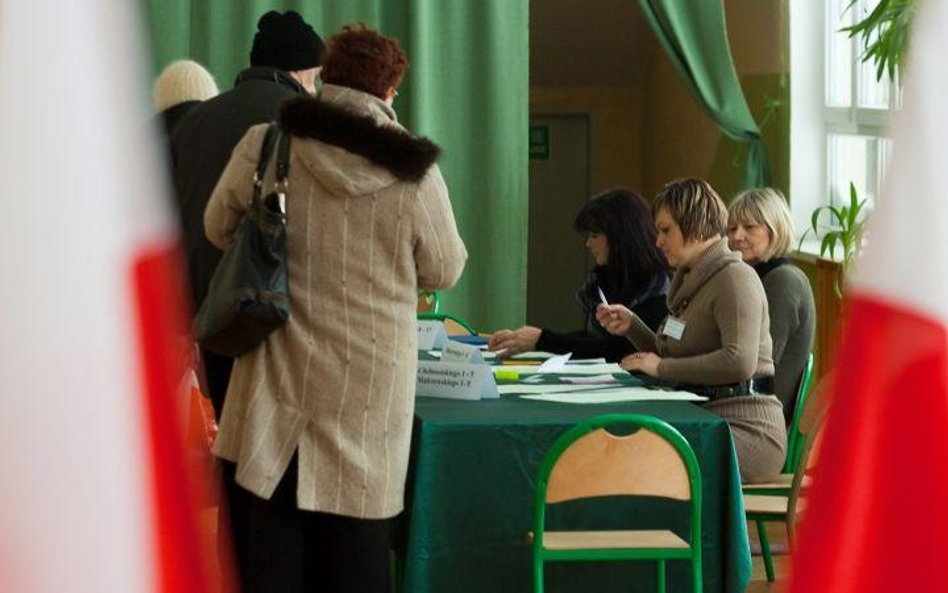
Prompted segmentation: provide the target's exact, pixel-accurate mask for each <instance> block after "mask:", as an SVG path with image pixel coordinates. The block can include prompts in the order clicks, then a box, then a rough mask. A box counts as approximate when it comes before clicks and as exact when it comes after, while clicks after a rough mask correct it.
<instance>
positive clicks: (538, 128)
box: [530, 124, 550, 161]
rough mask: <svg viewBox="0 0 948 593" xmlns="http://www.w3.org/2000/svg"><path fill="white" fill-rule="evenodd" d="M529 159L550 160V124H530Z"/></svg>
mask: <svg viewBox="0 0 948 593" xmlns="http://www.w3.org/2000/svg"><path fill="white" fill-rule="evenodd" d="M530 160H534V161H548V160H550V126H548V125H546V124H539V125H531V126H530Z"/></svg>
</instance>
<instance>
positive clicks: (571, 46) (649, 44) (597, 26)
mask: <svg viewBox="0 0 948 593" xmlns="http://www.w3.org/2000/svg"><path fill="white" fill-rule="evenodd" d="M655 46H656V41H655V37H654V35H653V34H652V32H651V30H650V29H649V28H648V25H646V23H645V19H644V18H643V17H642V14H641V12H640V11H639V7H638V3H637V2H635V0H530V85H531V86H556V87H564V86H634V85H638V84H641V83H642V82H643V81H644V79H645V75H646V68H647V66H648V63H649V60H650V59H651V56H652V52H653V51H654V49H655Z"/></svg>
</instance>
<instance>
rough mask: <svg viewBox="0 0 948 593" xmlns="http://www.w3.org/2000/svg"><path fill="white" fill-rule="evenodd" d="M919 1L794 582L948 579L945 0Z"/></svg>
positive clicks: (880, 587) (926, 583) (855, 584)
mask: <svg viewBox="0 0 948 593" xmlns="http://www.w3.org/2000/svg"><path fill="white" fill-rule="evenodd" d="M919 4H920V7H919V12H918V13H917V14H916V16H915V25H914V28H913V35H914V37H913V40H912V48H911V56H910V60H909V63H908V65H907V68H906V70H905V71H906V76H905V79H906V87H905V103H904V108H903V109H902V112H900V113H898V114H897V116H896V121H895V124H894V127H893V129H894V132H895V154H894V158H893V165H892V169H891V170H890V171H889V173H888V176H887V180H886V186H885V188H884V192H883V195H882V198H881V200H880V203H879V204H878V208H877V209H876V211H875V213H874V214H873V215H872V220H871V222H870V227H869V230H868V237H869V242H868V244H867V245H866V248H865V251H864V256H863V257H862V259H861V261H860V262H859V264H858V269H857V272H856V276H855V278H854V280H853V282H852V284H851V286H850V291H849V293H848V296H847V299H848V310H847V317H848V320H847V323H846V327H845V329H844V334H843V336H842V341H841V346H840V352H839V356H838V358H837V361H836V371H837V372H836V373H835V385H834V386H833V400H832V407H831V409H830V412H829V417H828V420H827V425H826V427H825V431H826V432H825V434H824V439H823V442H822V446H821V448H820V457H819V462H818V465H817V467H816V469H815V475H814V480H813V484H814V486H813V489H812V491H811V493H810V495H809V496H808V501H807V502H808V504H809V506H808V507H807V509H806V512H805V513H804V514H803V517H802V522H801V529H800V538H799V542H798V546H797V550H796V552H795V557H794V559H793V569H792V572H791V576H790V589H789V590H790V591H791V592H792V593H810V592H813V591H827V592H832V593H848V592H853V593H855V592H856V591H858V592H860V593H883V592H885V593H891V592H894V591H938V590H944V589H945V586H946V585H945V582H946V581H945V573H944V569H945V551H944V538H945V534H946V533H948V504H946V501H948V454H946V450H948V447H946V444H945V443H946V438H948V156H946V152H945V149H944V147H945V144H946V142H948V68H946V67H945V64H944V58H945V56H948V35H945V31H948V4H946V3H945V2H944V0H934V1H932V0H928V1H925V2H920V3H919Z"/></svg>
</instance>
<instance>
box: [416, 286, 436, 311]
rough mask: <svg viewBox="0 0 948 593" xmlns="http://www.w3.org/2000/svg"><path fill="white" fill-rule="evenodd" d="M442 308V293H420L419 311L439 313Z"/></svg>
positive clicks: (417, 309)
mask: <svg viewBox="0 0 948 593" xmlns="http://www.w3.org/2000/svg"><path fill="white" fill-rule="evenodd" d="M440 309H441V294H440V293H438V292H434V291H431V292H422V293H419V294H418V307H417V308H416V309H415V310H416V312H418V313H437V312H438V311H439V310H440Z"/></svg>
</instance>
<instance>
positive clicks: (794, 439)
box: [783, 352, 813, 474]
mask: <svg viewBox="0 0 948 593" xmlns="http://www.w3.org/2000/svg"><path fill="white" fill-rule="evenodd" d="M812 380H813V353H812V352H811V353H810V356H808V357H807V359H806V366H804V367H803V375H802V376H801V377H800V386H799V388H798V390H797V402H796V404H795V405H794V407H793V420H792V421H791V422H790V430H789V432H788V433H787V460H786V462H785V463H784V465H783V473H786V474H792V473H793V472H795V471H796V469H797V465H798V464H799V463H800V454H801V453H802V450H801V447H802V445H803V440H804V439H803V434H801V433H800V418H801V417H802V416H803V409H804V407H806V400H807V397H808V396H809V394H810V382H811V381H812Z"/></svg>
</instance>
